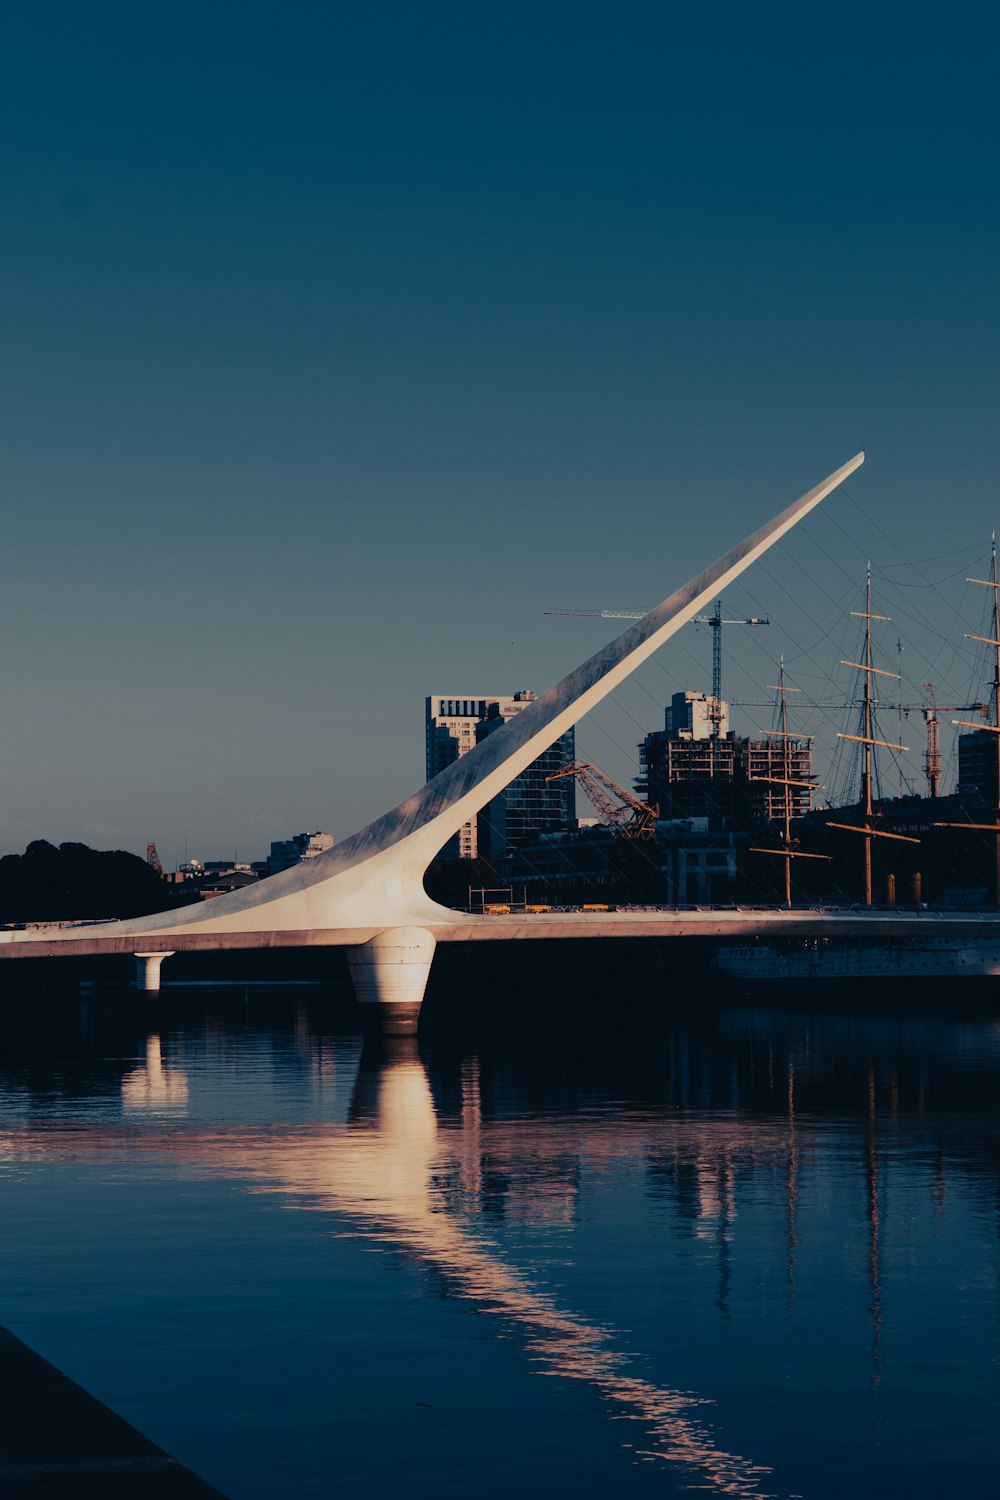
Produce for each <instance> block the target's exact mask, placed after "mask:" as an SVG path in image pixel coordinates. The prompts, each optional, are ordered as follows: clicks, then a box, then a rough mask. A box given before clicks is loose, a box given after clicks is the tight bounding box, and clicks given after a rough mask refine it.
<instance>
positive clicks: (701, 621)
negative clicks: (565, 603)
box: [545, 599, 771, 740]
mask: <svg viewBox="0 0 1000 1500" xmlns="http://www.w3.org/2000/svg"><path fill="white" fill-rule="evenodd" d="M545 613H546V614H547V615H571V616H573V617H575V618H579V619H588V620H641V619H642V618H643V616H644V615H647V614H648V613H649V611H648V610H645V609H547V610H546V611H545ZM770 623H771V622H770V620H769V619H768V618H767V617H766V615H763V616H757V615H753V616H751V618H750V619H748V620H724V619H723V618H722V600H721V599H716V601H715V614H714V615H694V616H693V617H692V619H691V620H690V621H689V624H691V625H708V626H710V627H711V630H712V707H711V709H710V711H709V719H710V720H711V723H712V738H713V740H717V739H718V738H719V729H720V727H721V722H722V708H721V701H722V627H723V625H770Z"/></svg>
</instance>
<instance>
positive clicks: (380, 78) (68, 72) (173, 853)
mask: <svg viewBox="0 0 1000 1500" xmlns="http://www.w3.org/2000/svg"><path fill="white" fill-rule="evenodd" d="M294 15H295V16H296V17H297V18H298V21H299V23H300V24H299V25H294V24H290V23H288V22H287V20H286V23H285V24H284V25H283V26H282V28H281V29H276V28H275V27H274V25H273V24H272V22H273V18H272V17H271V15H270V12H269V11H267V9H266V8H263V7H253V6H251V7H249V8H243V9H241V10H240V12H239V13H237V12H235V11H230V10H228V9H227V8H226V7H225V6H223V7H219V8H218V9H215V10H213V12H212V13H211V14H210V15H207V16H206V15H203V14H200V13H196V12H195V11H194V10H193V8H191V7H185V6H183V5H181V6H179V7H177V8H176V9H175V10H174V11H172V13H171V25H170V27H169V28H164V27H163V26H161V25H160V24H159V23H158V21H157V19H156V18H155V17H153V16H145V15H140V14H124V13H120V12H119V11H117V10H114V9H111V8H108V7H98V8H97V10H96V12H88V13H87V15H86V16H84V15H82V14H77V13H75V12H74V10H73V8H71V7H69V6H57V7H56V8H55V11H54V12H46V14H45V16H38V15H33V14H29V13H23V14H22V15H20V16H18V17H16V18H14V20H13V21H12V23H11V28H10V33H9V37H8V47H7V49H6V53H7V55H6V63H7V72H6V77H5V86H4V90H3V95H2V97H3V105H2V112H0V118H2V120H3V127H2V129H3V139H4V140H5V141H6V142H7V144H8V148H9V149H8V151H7V153H6V154H5V156H4V159H3V163H2V167H0V182H2V185H3V190H4V200H3V201H4V205H5V234H4V237H3V242H2V248H0V255H2V258H3V269H4V276H3V279H2V287H3V290H2V292H0V295H2V297H3V310H4V328H5V335H6V336H5V341H4V348H5V356H6V357H5V359H4V362H3V370H4V411H5V417H6V422H5V428H6V441H5V457H6V460H7V462H6V465H5V477H6V481H7V484H6V493H7V497H8V507H7V523H8V524H7V527H6V528H5V546H4V548H3V549H2V552H0V582H2V587H3V600H4V625H5V635H6V639H7V641H8V650H7V651H6V652H5V661H4V667H3V677H2V686H3V699H4V703H5V706H6V709H7V713H6V715H5V737H4V740H5V754H4V763H5V771H6V778H7V780H6V785H7V795H6V797H5V798H4V799H3V803H2V808H3V816H2V817H0V852H7V851H16V850H20V849H23V848H24V846H25V843H26V842H27V841H28V840H29V839H32V838H48V839H50V840H52V841H53V842H60V841H63V840H74V839H79V840H82V841H84V842H87V843H90V844H92V845H96V846H102V847H109V846H118V847H123V848H129V849H133V850H136V851H141V850H142V848H143V847H144V845H145V843H146V842H147V840H154V841H155V842H157V844H158V845H159V847H160V848H161V850H162V852H163V854H164V857H165V859H167V860H171V861H172V862H176V859H177V858H179V857H180V855H181V853H182V840H183V831H184V829H185V827H186V828H188V829H189V830H190V834H191V836H192V837H194V831H195V830H198V831H199V832H198V842H199V844H200V845H201V846H202V849H203V852H204V853H206V854H215V853H219V852H221V851H222V850H225V849H229V848H233V849H238V850H239V851H241V852H242V851H244V850H246V851H248V852H249V851H251V850H258V849H263V848H266V847H267V845H268V844H269V843H270V841H271V839H272V838H279V837H287V836H289V835H290V834H291V833H292V832H294V831H295V830H296V829H300V828H306V827H310V828H314V827H321V828H330V829H333V830H334V831H335V832H336V834H337V837H338V838H340V837H342V836H344V835H347V834H349V833H351V832H353V831H355V830H356V829H358V828H360V827H362V826H363V825H364V824H365V823H366V822H367V821H368V820H369V819H370V818H371V817H373V816H375V815H377V814H378V813H379V812H380V811H381V810H382V809H383V808H384V807H386V806H391V805H393V804H394V803H395V802H396V801H398V800H399V799H400V798H401V797H404V796H406V795H407V794H408V793H410V792H412V791H413V790H414V789H415V787H416V786H417V785H418V784H419V782H420V780H421V765H422V744H421V728H420V708H419V706H420V702H421V700H422V698H423V696H424V695H425V693H426V691H427V690H428V688H430V687H433V685H434V684H435V683H469V682H494V683H517V682H531V683H532V684H533V685H534V686H535V687H536V690H538V691H541V690H543V689H544V688H545V687H546V686H547V685H549V684H550V683H552V682H554V681H556V680H558V678H559V677H560V676H561V675H562V673H563V672H564V671H565V670H566V669H567V667H568V666H570V665H571V664H572V663H573V662H575V661H578V660H579V659H580V658H581V657H582V656H584V655H586V654H587V653H588V651H589V650H594V649H596V648H597V646H598V645H599V644H600V643H601V642H602V641H603V640H605V639H607V638H609V637H610V636H611V635H612V634H613V633H614V627H613V626H612V627H610V628H609V627H608V625H607V624H606V623H602V622H593V621H575V622H570V621H565V620H563V621H560V620H552V619H549V620H546V619H545V618H544V611H545V610H546V609H549V608H553V607H561V606H562V607H572V606H579V607H602V606H612V605H616V604H621V605H626V606H633V605H641V604H642V603H643V602H644V601H653V600H655V599H657V598H661V597H663V596H664V595H665V594H666V593H667V592H668V591H669V589H670V588H671V587H672V586H674V585H675V584H677V583H679V582H680V581H682V580H683V579H684V578H686V577H687V576H689V575H690V573H691V572H692V570H693V568H694V567H696V566H698V565H701V564H702V563H703V562H704V561H705V560H706V558H707V557H709V556H710V555H712V553H713V550H714V539H715V538H716V537H717V536H723V535H742V534H744V532H745V531H746V530H747V529H748V528H749V526H750V525H752V524H755V523H756V522H758V521H759V520H761V519H763V518H764V517H765V516H766V515H768V514H771V513H772V512H773V510H774V509H776V508H777V507H778V506H779V505H781V504H783V503H785V502H787V501H788V500H790V499H792V498H793V497H794V496H795V495H797V494H799V493H801V492H802V491H803V490H804V489H805V488H806V487H807V486H808V485H809V484H811V483H813V482H815V480H816V479H817V478H818V477H819V476H821V475H822V474H824V473H826V472H829V470H830V469H831V468H832V467H833V466H834V465H836V464H838V463H840V462H842V461H843V460H844V459H845V458H847V457H848V456H849V455H850V454H851V453H853V452H855V451H856V450H857V448H858V447H859V446H860V445H861V444H862V443H867V444H868V463H867V464H866V468H865V472H864V477H863V478H861V477H859V478H858V480H857V481H855V482H852V483H851V484H850V485H849V486H848V487H847V488H848V493H847V495H846V496H842V497H838V498H837V499H836V501H835V502H834V504H833V506H831V507H830V510H829V513H825V514H823V515H821V516H818V517H817V518H815V520H812V521H810V522H809V523H808V526H807V528H806V529H805V530H804V532H803V535H802V537H801V538H798V537H797V538H796V539H795V541H794V543H793V544H791V545H790V547H789V548H788V549H786V550H785V552H783V553H782V555H780V556H779V557H777V558H776V560H775V561H774V563H773V565H772V564H771V563H769V564H768V571H767V572H766V573H765V572H762V571H755V572H754V573H752V574H751V575H749V576H748V578H747V580H746V582H745V584H743V585H741V586H740V587H739V588H734V589H733V590H731V591H729V592H728V593H727V596H726V601H725V602H726V607H727V610H730V611H731V612H733V613H734V614H739V613H747V614H766V615H768V616H769V617H770V618H771V619H772V622H773V623H772V625H771V627H770V629H769V630H767V631H760V632H749V633H747V636H746V638H743V639H727V641H726V643H725V651H726V661H725V678H724V695H725V696H726V697H727V698H728V699H729V700H730V701H732V702H733V704H734V715H735V714H736V713H737V708H738V705H739V703H740V701H741V700H752V701H756V700H759V699H761V698H762V697H764V696H766V693H762V692H761V691H760V688H761V686H764V687H765V688H766V685H767V684H768V683H770V682H773V681H774V680H775V676H774V672H775V663H776V661H777V657H778V655H779V654H780V653H781V651H782V650H784V651H785V652H786V655H787V656H788V657H789V658H794V656H795V653H796V652H799V653H800V654H799V659H798V660H797V661H796V660H793V659H790V660H789V662H788V668H789V674H790V680H791V681H793V682H794V683H795V685H797V686H801V687H803V688H805V689H808V690H810V691H813V690H814V691H815V696H817V697H819V696H834V695H835V692H836V690H834V691H833V692H830V691H828V690H827V689H826V688H824V687H823V685H822V681H821V669H822V671H824V672H825V673H826V678H827V681H835V680H836V673H837V671H838V668H837V662H838V660H839V658H841V657H844V656H848V655H850V654H851V653H850V651H849V650H848V649H846V648H845V649H843V650H842V649H840V645H841V640H840V630H841V614H840V611H841V610H843V611H844V612H845V613H846V611H847V610H849V609H850V608H856V607H857V604H856V602H855V600H854V599H852V598H851V597H849V594H850V589H851V587H852V583H851V580H854V579H856V580H857V582H856V585H855V587H856V590H857V591H860V589H861V587H862V582H863V578H862V572H863V567H864V562H865V560H866V559H867V558H868V557H871V558H872V559H873V561H874V563H875V565H876V585H877V588H881V589H882V591H883V606H884V612H885V613H887V614H891V615H893V617H894V618H893V624H892V625H890V626H888V627H887V628H886V635H885V639H883V640H882V641H880V642H879V648H880V650H881V651H882V652H883V654H884V653H885V652H888V653H889V654H890V655H892V654H893V652H894V649H895V639H896V632H897V631H899V632H900V633H901V635H902V637H903V639H904V643H905V650H904V653H903V662H902V665H903V669H904V673H905V674H906V676H907V679H908V680H907V688H906V695H907V696H906V701H916V698H917V696H918V694H917V692H916V685H918V684H919V683H920V682H922V681H924V680H933V681H935V682H936V683H937V685H938V688H939V697H941V698H945V699H946V701H954V702H959V701H966V698H967V695H968V694H969V693H970V691H971V687H970V677H971V676H972V671H971V665H970V663H971V658H968V657H965V656H961V655H958V656H955V655H954V653H953V647H954V648H955V649H956V650H957V651H959V652H961V651H963V650H965V649H966V648H964V647H962V645H961V636H962V633H963V631H964V630H971V631H975V630H976V628H977V623H978V616H977V615H975V614H973V612H972V611H973V609H975V610H977V611H978V609H979V608H980V606H981V600H979V599H978V598H977V599H975V600H974V601H972V600H969V599H967V598H966V599H963V587H964V585H963V580H964V578H965V576H967V575H969V574H976V573H977V572H978V571H979V569H980V568H981V567H982V565H983V560H984V558H985V555H986V553H987V551H988V546H989V536H990V532H991V530H992V529H993V528H994V526H995V525H996V522H997V519H998V516H1000V502H998V497H997V494H996V481H995V472H994V471H995V459H996V451H995V450H996V419H995V407H996V400H995V394H996V391H995V388H996V380H997V376H996V371H995V361H994V357H993V349H994V347H995V343H996V314H997V285H996V276H995V257H994V252H993V246H994V244H995V239H996V231H997V228H998V224H997V220H998V205H997V202H996V195H995V193H994V192H993V190H992V187H991V183H992V180H993V165H992V160H991V149H990V148H991V143H992V128H991V123H992V115H991V105H990V102H989V101H990V99H991V90H990V83H989V74H988V72H987V66H988V65H987V62H986V59H987V58H988V57H989V55H990V47H989V46H988V45H982V44H981V43H982V41H983V38H982V35H981V31H980V30H979V29H976V30H975V32H972V31H971V30H970V29H969V28H968V27H965V26H963V24H962V23H961V21H960V20H959V22H957V23H956V24H954V25H953V26H952V27H950V28H949V29H948V30H947V31H946V32H938V33H934V34H933V35H932V34H931V33H930V32H922V31H919V30H917V29H916V27H915V24H914V23H912V21H911V22H904V21H902V20H900V19H898V18H897V17H895V16H894V15H892V14H890V13H888V12H887V13H884V14H882V15H879V16H874V17H873V16H871V15H869V14H867V13H866V14H865V15H864V17H863V18H862V14H861V12H860V10H857V11H852V10H851V9H850V8H848V9H847V10H846V11H841V12H838V18H837V26H836V27H830V26H829V25H827V24H826V23H825V22H824V21H823V19H822V18H820V17H815V18H814V17H811V16H803V15H801V14H800V13H798V12H796V13H794V17H793V13H792V12H790V11H789V12H787V13H786V12H784V11H781V10H777V11H774V12H773V13H769V14H768V15H767V16H759V15H758V16H754V17H752V18H751V17H749V16H748V15H747V14H746V13H745V12H741V11H739V10H737V9H736V8H735V7H734V8H731V9H729V10H724V11H723V12H718V13H713V14H712V16H704V17H697V16H692V15H675V14H672V13H668V12H667V11H664V10H662V9H661V8H658V7H653V6H643V5H639V6H636V7H635V8H634V9H632V10H631V11H630V12H629V13H628V16H627V17H626V18H624V19H622V18H617V19H616V21H615V22H614V24H612V23H611V22H610V21H609V18H608V16H607V14H606V13H605V11H604V10H603V9H602V8H599V7H596V6H583V7H578V8H577V9H576V10H574V13H573V17H572V22H569V21H568V20H567V18H566V16H565V14H564V13H563V12H562V11H559V10H556V9H555V8H552V7H544V6H543V7H532V8H531V10H530V11H529V10H528V9H527V8H526V7H518V6H514V7H507V8H505V10H504V13H503V24H502V26H501V25H498V24H497V17H496V16H495V15H492V14H491V13H489V12H485V13H482V14H480V15H476V16H472V15H469V14H467V13H466V12H464V11H463V12H459V11H458V10H457V9H453V8H451V7H448V6H444V7H441V8H439V9H436V10H435V11H433V12H430V13H426V14H423V13H422V14H420V15H419V16H417V15H416V14H414V13H411V12H410V11H409V10H408V9H407V8H405V7H401V6H392V5H389V6H385V7H380V8H379V9H378V11H377V12H372V13H370V14H354V13H348V12H346V11H343V10H338V9H336V8H334V9H331V10H329V11H320V10H318V9H316V8H313V7H301V8H299V9H297V10H295V12H294ZM992 25H993V23H992V21H990V20H986V21H979V22H977V28H978V27H980V26H985V27H992ZM861 38H863V43H862V42H861V41H860V39H861ZM307 41H308V45H307ZM845 533H846V534H845ZM890 539H892V540H891V541H890ZM900 543H901V544H902V553H903V554H906V553H908V554H909V555H911V556H913V557H915V558H916V559H917V561H918V563H919V564H920V567H919V569H918V570H917V571H916V572H913V573H909V572H907V571H906V570H904V569H901V568H900V567H899V564H900V561H901V555H900V552H899V551H898V550H897V548H898V545H899V544H900ZM959 549H961V550H960V551H959ZM952 553H955V554H956V555H955V556H952V557H947V558H942V554H952ZM921 574H922V575H923V579H925V580H929V582H922V581H921ZM890 585H892V586H891V587H890ZM786 590H787V592H786ZM789 595H791V598H789V597H788V596H789ZM966 609H968V612H967V613H962V611H964V610H966ZM956 612H957V617H956ZM980 633H987V632H980ZM737 634H739V633H738V632H731V636H736V635H737ZM751 637H753V638H751ZM758 637H760V639H758ZM943 641H946V642H947V646H946V647H944V648H940V649H939V643H940V642H943ZM804 645H805V646H807V647H808V651H807V652H805V653H804V652H803V647H804ZM941 651H943V652H944V655H943V656H942V655H941ZM936 655H937V657H938V660H937V662H935V656H936ZM710 656H711V650H710V642H709V639H708V632H707V631H706V630H702V631H701V632H700V633H699V632H696V631H695V630H693V629H691V630H689V631H688V632H687V633H686V635H685V637H684V638H683V639H682V640H678V641H677V642H675V643H674V645H673V646H672V647H671V649H670V651H669V652H668V653H666V654H665V655H664V657H663V664H662V667H661V666H658V665H656V664H654V665H651V666H650V667H648V668H647V669H644V671H643V673H642V674H640V677H639V680H638V681H637V683H636V684H635V686H634V687H630V688H629V690H628V691H627V692H623V694H622V695H621V704H620V706H617V707H616V706H614V705H612V706H609V707H608V709H607V710H606V712H604V713H603V714H600V715H598V716H596V719H595V720H594V721H593V722H591V721H587V722H585V723H584V724H582V725H581V726H580V731H579V740H580V752H581V754H583V755H584V756H585V757H586V758H587V759H593V760H594V761H596V762H597V763H599V764H601V765H602V766H604V767H605V768H606V769H607V770H608V771H609V772H610V773H611V774H612V775H614V776H615V777H616V779H618V780H619V781H621V782H623V783H626V784H627V783H628V782H630V780H631V778H632V776H633V775H634V774H635V771H636V765H635V760H636V746H637V744H638V742H639V740H640V739H641V738H642V733H644V732H645V731H646V730H648V729H651V728H653V727H655V725H656V724H657V722H658V721H659V718H660V716H661V714H662V709H663V705H664V704H665V703H666V702H667V701H668V700H669V698H670V696H671V695H672V693H673V692H675V691H680V690H683V689H685V688H691V689H695V690H698V689H700V690H707V689H708V687H709V683H710ZM979 691H980V689H977V690H976V691H975V692H973V693H972V697H968V701H973V698H975V697H978V696H979ZM959 694H961V695H962V696H961V697H960V696H959ZM738 712H739V714H740V715H741V716H743V717H740V718H739V719H738V720H737V726H736V727H739V729H740V730H741V731H743V732H752V730H753V727H754V725H753V720H752V716H751V713H750V711H749V710H743V709H739V710H738ZM836 727H837V728H842V727H844V726H843V724H842V723H838V724H837V726H836ZM942 727H943V729H944V731H945V733H947V732H949V730H950V726H948V725H947V724H946V725H943V726H942ZM640 729H641V731H642V733H640V732H639V731H640ZM826 729H828V730H829V732H830V737H831V738H832V733H833V726H832V725H827V726H826ZM890 737H891V736H890ZM904 738H905V736H904ZM909 742H910V743H911V745H912V747H913V750H914V752H915V753H914V754H913V755H912V756H911V758H910V762H909V765H910V769H911V774H912V775H913V776H914V778H915V779H916V780H917V782H918V783H919V780H920V769H919V766H920V751H921V740H920V738H919V737H918V736H917V735H913V734H911V736H910V741H909ZM946 749H947V745H946ZM817 769H819V770H820V772H821V776H822V777H823V779H826V778H825V772H824V771H823V763H822V759H821V755H820V747H819V746H818V747H817Z"/></svg>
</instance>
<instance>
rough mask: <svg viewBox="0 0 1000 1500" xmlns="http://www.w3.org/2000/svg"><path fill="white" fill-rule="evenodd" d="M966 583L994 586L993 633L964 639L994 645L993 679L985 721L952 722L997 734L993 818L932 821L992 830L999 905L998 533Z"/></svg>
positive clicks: (943, 825)
mask: <svg viewBox="0 0 1000 1500" xmlns="http://www.w3.org/2000/svg"><path fill="white" fill-rule="evenodd" d="M965 581H966V583H974V584H977V585H978V586H979V587H980V588H984V589H992V590H993V634H992V635H991V636H989V635H969V634H968V633H966V636H965V639H966V640H967V641H982V642H983V644H984V645H986V646H992V647H993V682H992V684H991V690H990V700H989V719H988V722H987V723H985V724H975V723H973V722H972V720H970V719H953V720H952V723H953V724H960V725H962V726H963V727H964V728H966V729H982V730H986V731H987V732H989V733H990V734H995V735H996V736H997V741H996V757H995V759H996V777H995V781H994V786H993V793H994V795H993V822H992V823H935V825H934V826H935V828H978V829H981V830H982V831H983V832H984V833H992V834H993V905H994V906H1000V579H998V576H997V534H996V532H994V533H993V539H992V545H991V548H990V576H989V578H967V579H966V580H965Z"/></svg>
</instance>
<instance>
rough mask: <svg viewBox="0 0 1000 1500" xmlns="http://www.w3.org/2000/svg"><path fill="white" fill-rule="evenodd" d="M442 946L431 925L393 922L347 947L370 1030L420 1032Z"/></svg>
mask: <svg viewBox="0 0 1000 1500" xmlns="http://www.w3.org/2000/svg"><path fill="white" fill-rule="evenodd" d="M436 946H437V944H436V942H435V939H434V934H433V933H432V932H428V931H427V929H426V928H425V927H391V928H389V930H388V931H386V932H380V933H379V935H378V936H377V937H374V938H372V939H371V941H370V942H368V943H359V944H357V945H356V946H354V947H349V948H348V949H347V963H348V967H349V968H350V971H351V979H352V980H353V982H354V993H355V995H356V996H357V998H358V1001H359V1003H360V1005H361V1008H362V1010H361V1013H362V1016H363V1018H364V1025H365V1031H366V1032H367V1033H368V1034H369V1035H372V1036H412V1035H413V1034H414V1033H415V1031H416V1030H417V1026H418V1024H419V1021H420V1007H421V1005H422V1004H423V999H424V990H425V989H426V988H427V978H428V975H429V974H430V972H431V964H432V962H433V960H434V949H435V948H436Z"/></svg>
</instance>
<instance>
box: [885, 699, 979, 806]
mask: <svg viewBox="0 0 1000 1500" xmlns="http://www.w3.org/2000/svg"><path fill="white" fill-rule="evenodd" d="M920 686H921V687H922V688H923V689H924V690H925V691H926V693H927V696H928V698H929V699H930V702H929V703H928V704H926V705H924V704H921V706H920V712H921V713H922V714H923V716H924V723H925V724H926V725H927V749H926V750H925V751H924V771H925V772H926V775H927V795H928V797H936V796H937V794H938V782H939V781H940V780H941V739H940V735H939V734H938V713H939V712H940V713H943V714H951V713H966V714H972V713H979V714H982V716H983V719H984V721H985V720H986V719H988V718H989V716H990V706H989V704H988V703H942V704H941V706H940V708H938V705H937V704H936V703H935V702H934V684H933V683H932V682H922V683H921V684H920ZM903 707H904V710H905V708H906V707H907V705H906V704H904V705H903Z"/></svg>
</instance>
